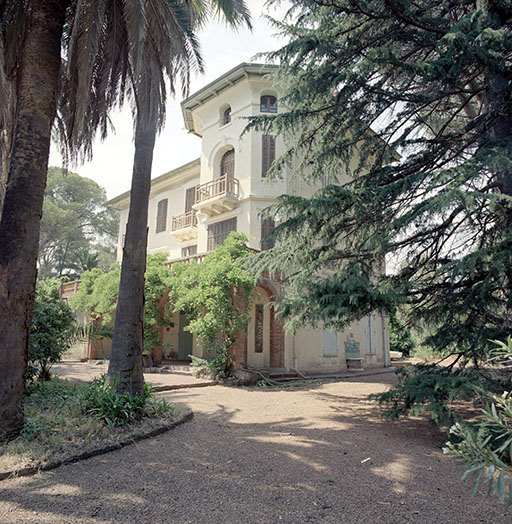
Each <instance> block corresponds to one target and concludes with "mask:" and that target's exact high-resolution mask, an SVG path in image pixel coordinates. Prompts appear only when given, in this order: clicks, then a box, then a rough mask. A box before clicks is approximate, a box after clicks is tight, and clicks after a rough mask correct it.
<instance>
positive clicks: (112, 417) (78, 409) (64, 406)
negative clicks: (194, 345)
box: [0, 379, 190, 473]
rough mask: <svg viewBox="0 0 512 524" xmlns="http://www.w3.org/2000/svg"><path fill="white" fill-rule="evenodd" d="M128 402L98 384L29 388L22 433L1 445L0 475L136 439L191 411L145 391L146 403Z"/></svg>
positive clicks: (46, 384) (58, 383)
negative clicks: (132, 403) (131, 403)
mask: <svg viewBox="0 0 512 524" xmlns="http://www.w3.org/2000/svg"><path fill="white" fill-rule="evenodd" d="M123 397H124V398H123ZM130 402H133V397H132V399H130V398H128V397H126V396H124V395H121V396H117V398H116V397H115V396H114V395H113V394H112V393H111V392H110V391H109V390H108V387H106V386H105V385H104V382H103V381H101V380H99V379H98V380H96V381H95V382H94V383H93V384H76V383H72V382H68V381H65V380H61V379H54V380H52V381H50V382H37V383H33V384H31V385H29V387H28V388H27V394H26V397H25V425H24V427H23V430H22V434H21V436H20V437H18V438H17V439H15V440H13V441H11V442H9V443H6V444H2V445H0V473H1V472H5V471H17V470H20V469H23V468H26V467H36V468H40V467H43V466H45V465H47V464H49V463H52V462H56V461H66V460H67V459H69V458H70V457H73V456H75V455H79V454H82V453H87V452H92V451H94V450H96V449H100V448H103V447H106V446H111V445H117V444H120V443H122V442H126V441H127V440H130V439H133V440H137V439H138V438H140V437H141V436H143V435H145V434H148V433H150V432H152V431H155V430H158V429H159V428H164V427H167V426H169V425H170V424H171V423H173V422H176V421H179V420H181V419H182V418H183V417H184V416H186V415H187V414H188V413H189V412H190V410H189V409H188V408H187V407H185V406H183V405H181V404H175V403H169V402H166V401H164V400H162V399H156V398H155V397H154V396H153V394H152V393H151V392H150V391H149V390H146V398H145V402H139V403H138V404H137V405H135V406H132V405H130Z"/></svg>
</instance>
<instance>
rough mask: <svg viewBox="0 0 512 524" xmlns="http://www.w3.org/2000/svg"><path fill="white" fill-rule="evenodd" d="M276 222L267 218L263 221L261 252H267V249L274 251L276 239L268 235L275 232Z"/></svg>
mask: <svg viewBox="0 0 512 524" xmlns="http://www.w3.org/2000/svg"><path fill="white" fill-rule="evenodd" d="M275 227H276V226H275V222H274V220H273V219H272V218H270V217H267V218H264V219H263V220H262V221H261V242H260V246H261V250H262V251H265V250H266V249H272V248H273V247H274V244H275V242H274V239H273V238H268V237H267V235H268V234H269V233H270V232H271V231H273V230H274V228H275Z"/></svg>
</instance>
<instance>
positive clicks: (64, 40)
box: [0, 0, 249, 440]
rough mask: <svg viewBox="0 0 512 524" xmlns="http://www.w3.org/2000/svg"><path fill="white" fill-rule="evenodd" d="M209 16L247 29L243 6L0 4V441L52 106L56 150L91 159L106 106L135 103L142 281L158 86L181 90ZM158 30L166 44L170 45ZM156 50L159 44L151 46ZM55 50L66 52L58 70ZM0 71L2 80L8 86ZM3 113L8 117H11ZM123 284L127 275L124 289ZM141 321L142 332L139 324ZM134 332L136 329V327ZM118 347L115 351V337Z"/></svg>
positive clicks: (22, 340)
mask: <svg viewBox="0 0 512 524" xmlns="http://www.w3.org/2000/svg"><path fill="white" fill-rule="evenodd" d="M212 9H213V12H217V13H221V12H222V13H224V15H225V17H226V19H227V20H228V21H229V22H230V23H232V24H233V25H236V24H239V23H240V22H241V21H246V22H247V23H249V14H248V11H247V9H246V8H245V4H244V2H243V0H231V1H227V0H218V1H213V0H212V1H211V2H201V1H193V0H183V1H182V2H181V3H178V2H171V1H164V0H158V1H156V0H155V1H151V0H137V1H134V0H52V1H51V2H50V1H48V0H25V1H24V2H22V1H20V0H0V19H1V21H2V25H1V29H0V31H1V35H0V36H1V38H0V40H1V41H2V44H1V47H0V54H1V59H0V68H1V70H2V73H0V120H3V123H4V127H2V135H0V142H1V145H2V151H7V150H8V159H7V160H8V161H6V162H5V165H8V169H7V170H6V175H5V176H4V174H3V173H2V179H3V181H6V182H7V183H6V191H5V196H4V200H3V205H2V209H1V216H0V239H1V241H0V310H1V311H2V321H1V323H0V340H2V344H1V345H0V361H1V362H2V366H1V367H0V398H1V399H2V405H1V407H0V440H1V439H8V438H11V437H13V436H16V435H17V434H19V431H20V429H21V427H22V424H23V390H24V384H25V378H24V377H25V369H26V363H27V354H28V335H29V328H30V315H31V310H32V306H33V299H34V292H35V280H36V273H37V269H36V261H37V251H38V243H39V221H40V217H41V213H42V205H43V196H44V187H45V183H46V173H47V166H48V155H49V147H50V139H51V132H52V125H53V124H54V122H55V115H56V108H57V105H58V107H59V118H58V119H57V127H58V128H59V131H60V136H61V138H62V140H63V144H64V146H63V147H64V148H65V149H66V151H67V153H68V154H70V156H71V158H75V157H76V155H77V151H78V150H80V151H82V153H84V154H85V155H87V156H90V155H91V153H92V149H91V144H92V142H93V138H92V137H93V136H94V135H95V134H96V131H97V130H99V131H100V133H101V136H102V138H105V136H106V134H107V131H108V127H109V120H108V112H109V110H110V109H112V108H113V107H114V106H115V105H117V104H122V102H123V100H124V97H125V95H126V94H127V95H129V96H130V98H131V100H132V102H133V107H134V115H135V116H136V118H135V140H136V144H137V151H136V154H135V162H134V175H135V174H136V173H138V174H139V175H138V176H134V183H133V186H132V195H135V194H137V193H138V191H139V190H140V189H142V191H143V194H142V195H141V197H142V198H138V197H137V198H134V199H133V202H132V207H133V208H134V211H133V212H131V213H130V214H131V217H132V219H131V220H130V240H129V241H127V247H128V246H130V247H129V249H128V250H129V251H130V256H128V257H125V258H127V259H129V260H131V269H130V263H128V262H127V264H125V265H126V266H127V267H128V269H125V271H124V273H125V275H126V273H127V271H132V272H133V274H134V275H135V273H136V274H137V275H140V274H142V281H143V274H144V263H145V262H144V261H143V262H142V263H140V260H141V257H140V256H134V253H135V250H136V248H137V247H138V242H137V241H136V236H137V234H138V232H139V231H140V230H141V229H142V227H141V224H142V220H139V221H138V222H137V220H136V219H135V218H133V217H134V216H135V214H136V213H137V209H138V208H137V204H138V205H139V206H140V211H141V213H142V214H143V215H145V216H146V217H147V202H146V204H145V205H144V198H146V200H147V194H148V190H146V191H145V193H144V187H147V188H148V189H149V179H150V171H151V161H152V151H153V145H154V138H155V136H156V131H157V130H158V128H159V126H160V125H161V123H162V121H163V117H164V109H165V94H166V85H165V80H166V79H169V80H171V90H174V80H175V78H176V77H175V75H176V73H178V74H180V75H181V76H182V78H181V79H182V80H183V83H184V85H185V86H187V85H188V74H189V71H190V67H183V66H187V65H188V66H190V65H191V64H192V65H193V63H194V58H195V57H196V48H197V46H196V43H195V39H194V35H193V33H192V32H191V30H190V25H191V23H192V22H195V23H200V22H201V21H203V20H204V19H205V17H206V16H207V15H208V14H211V13H212V11H211V10H212ZM148 24H149V25H148ZM168 31H170V34H171V35H173V38H168V35H166V32H168ZM21 42H23V45H21ZM84 43H85V45H84ZM162 43H164V44H165V45H167V48H166V49H163V50H161V49H159V48H158V47H157V46H158V45H161V44H162ZM61 46H63V47H65V49H66V53H65V54H64V55H63V56H66V58H67V59H66V61H65V62H64V63H62V58H61ZM180 46H181V47H180ZM160 51H163V52H162V53H160ZM169 58H170V60H169ZM196 62H197V63H198V64H199V62H198V61H197V60H196ZM146 66H147V67H146ZM6 71H9V72H10V73H11V78H10V79H9V78H6V75H5V73H6ZM143 72H144V73H145V75H143V74H142V73H143ZM59 73H60V78H59ZM8 82H10V86H11V87H10V89H9V86H8ZM12 86H15V87H16V89H15V90H14V89H13V88H12ZM73 86H75V89H73ZM77 86H78V88H76V87H77ZM59 88H60V90H59ZM14 91H15V92H16V94H17V96H16V98H15V100H14V101H12V100H10V101H9V105H8V100H7V99H8V97H7V96H6V93H7V94H8V93H12V92H14ZM154 96H156V98H155V99H154V100H153V99H152V100H150V97H151V98H152V97H154ZM155 100H156V102H155ZM8 107H9V108H13V107H15V108H16V111H15V112H14V111H12V112H10V113H9V111H6V108H8ZM6 114H7V115H8V117H9V118H10V121H9V122H8V124H9V125H8V126H6V125H5V115H6ZM14 114H15V115H16V117H15V118H14V116H13V115H14ZM152 125H154V129H153V130H151V126H152ZM6 130H7V131H9V130H12V131H11V132H6ZM6 143H7V147H4V146H5V145H6ZM143 171H144V173H142V172H143ZM143 175H144V176H145V177H146V178H147V181H145V180H143V178H144V177H143ZM144 209H145V210H146V211H145V213H144ZM145 227H146V219H144V228H145ZM144 251H145V245H144ZM144 258H145V257H144ZM134 268H136V269H134ZM141 268H142V273H141ZM126 280H127V278H126V276H125V278H124V279H123V282H126ZM138 291H140V294H139V295H137V296H139V297H140V296H142V297H143V294H142V286H141V287H140V288H138ZM125 294H126V293H125ZM123 296H124V295H123ZM139 302H140V300H139ZM142 303H143V298H142ZM136 309H137V308H135V309H133V310H132V311H130V312H128V313H127V314H126V315H125V314H124V313H123V311H121V318H126V317H127V316H130V314H131V315H132V316H133V315H134V314H135V311H136ZM136 313H137V314H138V313H140V311H139V310H137V311H136ZM141 318H142V317H141ZM140 323H141V326H142V320H140ZM125 325H126V321H125ZM139 331H140V334H142V327H140V330H139ZM139 331H137V330H136V331H134V333H133V338H134V339H135V338H140V339H141V336H140V337H139V334H138V333H139ZM116 344H117V346H118V347H119V342H116ZM135 347H136V348H137V347H139V346H138V344H136V345H135ZM129 351H131V350H128V353H127V355H128V354H129ZM137 359H138V360H140V358H139V357H137V355H135V357H134V358H132V360H131V362H135V364H134V367H136V362H137V361H138V360H137ZM118 367H119V366H118ZM128 373H130V374H132V372H131V371H129V372H128Z"/></svg>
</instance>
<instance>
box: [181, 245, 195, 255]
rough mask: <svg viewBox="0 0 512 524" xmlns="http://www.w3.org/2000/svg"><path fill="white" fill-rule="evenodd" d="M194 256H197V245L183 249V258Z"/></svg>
mask: <svg viewBox="0 0 512 524" xmlns="http://www.w3.org/2000/svg"><path fill="white" fill-rule="evenodd" d="M192 255H197V245H194V246H187V247H182V248H181V256H182V257H191V256H192Z"/></svg>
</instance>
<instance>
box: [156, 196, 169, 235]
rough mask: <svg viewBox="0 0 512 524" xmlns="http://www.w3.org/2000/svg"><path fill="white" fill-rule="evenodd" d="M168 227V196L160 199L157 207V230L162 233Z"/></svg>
mask: <svg viewBox="0 0 512 524" xmlns="http://www.w3.org/2000/svg"><path fill="white" fill-rule="evenodd" d="M166 229H167V198H165V199H164V200H160V202H158V206H157V209H156V232H157V233H161V232H162V231H165V230H166Z"/></svg>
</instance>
